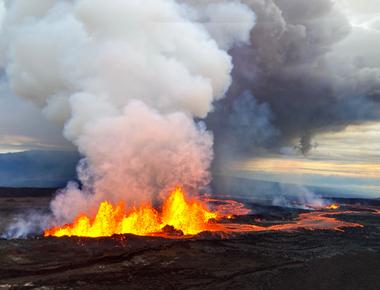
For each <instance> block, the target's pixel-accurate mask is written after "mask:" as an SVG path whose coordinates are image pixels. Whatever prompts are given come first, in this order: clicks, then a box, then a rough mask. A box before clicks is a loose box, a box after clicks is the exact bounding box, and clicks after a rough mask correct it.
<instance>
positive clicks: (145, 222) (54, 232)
mask: <svg viewBox="0 0 380 290" xmlns="http://www.w3.org/2000/svg"><path fill="white" fill-rule="evenodd" d="M216 217H217V214H216V213H214V212H211V211H209V210H208V209H207V208H206V206H205V205H204V204H203V203H201V202H200V201H197V200H191V201H190V200H187V199H186V198H185V195H184V192H183V191H182V189H181V188H176V189H175V190H174V191H173V192H172V193H171V194H170V195H169V196H168V198H167V199H166V200H165V202H164V204H163V207H162V211H161V212H158V211H156V210H155V209H154V208H153V207H152V206H150V205H145V206H141V207H139V208H134V209H132V210H130V211H128V212H127V211H126V210H125V207H124V206H123V204H119V205H117V206H113V205H112V204H111V203H110V202H108V201H103V202H102V203H101V204H100V205H99V208H98V212H97V214H96V216H95V217H94V218H90V217H88V216H87V215H80V216H78V217H77V218H76V219H75V221H74V222H73V223H72V224H67V225H63V226H61V227H55V228H52V229H48V230H46V231H45V232H44V236H55V237H62V236H78V237H109V236H112V235H114V234H127V233H128V234H135V235H149V234H152V233H157V232H161V230H162V228H163V227H165V226H166V225H170V226H173V227H174V228H175V229H177V230H180V231H182V232H183V233H184V234H185V235H194V234H197V233H200V232H202V231H205V230H207V229H208V221H209V220H210V219H215V218H216Z"/></svg>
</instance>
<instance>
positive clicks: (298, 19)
mask: <svg viewBox="0 0 380 290" xmlns="http://www.w3.org/2000/svg"><path fill="white" fill-rule="evenodd" d="M243 2H244V3H246V4H248V5H249V6H250V7H251V8H252V9H253V10H254V11H255V13H256V18H257V20H256V22H257V23H256V26H255V27H254V28H253V30H252V31H251V45H240V46H238V47H234V48H233V49H232V50H231V53H232V55H233V59H234V72H233V79H234V81H233V84H232V87H231V89H230V91H229V93H228V96H227V98H226V99H225V100H223V101H222V103H221V104H218V105H217V106H216V111H215V112H214V113H213V114H212V115H211V116H210V117H209V120H208V124H209V125H210V127H211V129H213V130H214V132H215V134H216V139H217V140H218V139H219V140H220V142H219V144H223V146H224V147H227V146H228V145H227V144H229V143H230V144H231V147H233V148H234V149H236V144H238V145H239V148H238V149H239V150H233V151H234V152H235V153H236V152H238V153H241V154H246V153H252V151H254V150H255V151H257V147H265V148H272V149H275V150H278V149H279V148H280V147H282V146H285V145H289V144H292V145H295V144H298V145H301V146H300V151H301V152H303V153H307V152H308V151H309V150H310V149H311V148H312V147H313V146H312V138H313V136H314V135H315V134H317V133H320V132H328V131H337V130H342V129H344V128H345V127H346V126H347V125H350V124H360V123H363V122H366V121H373V120H379V119H380V107H379V103H380V61H379V57H378V54H377V53H376V51H379V49H380V42H379V41H376V39H380V32H379V31H372V32H371V33H368V32H366V31H364V30H363V29H357V28H354V27H352V26H351V24H350V23H349V21H348V19H347V17H346V15H345V14H344V13H343V11H341V9H340V8H339V6H337V5H336V4H334V1H332V0H310V1H304V0H265V1H263V0H246V1H243ZM363 35H364V36H363ZM366 44H368V46H367V45H366ZM247 90H248V91H250V92H251V94H252V95H254V96H255V98H254V99H252V104H254V106H261V105H264V106H266V107H267V110H268V111H270V112H271V113H270V114H268V119H267V121H266V122H267V123H268V128H271V129H269V131H271V130H273V128H275V130H277V132H278V133H277V134H275V135H272V137H273V136H274V137H276V140H275V141H274V140H273V139H271V140H270V142H266V141H268V138H267V135H268V132H267V131H266V130H262V131H261V132H262V134H261V135H260V134H256V135H255V134H251V132H260V130H257V129H256V128H260V126H261V125H262V121H258V120H260V118H256V117H255V116H253V115H257V112H256V111H255V110H245V111H241V114H242V115H239V118H238V119H236V122H235V124H234V125H233V126H232V127H231V128H235V129H236V130H233V134H226V133H225V132H224V131H223V128H224V127H225V122H224V121H225V120H226V119H229V120H231V117H230V115H234V110H235V109H234V108H235V107H236V103H237V102H241V101H242V98H245V94H243V92H244V91H247ZM249 106H250V105H249V104H246V107H249ZM232 119H234V118H233V117H232ZM242 119H245V120H250V121H251V125H250V126H248V125H244V126H240V124H239V122H241V120H242ZM216 144H217V146H218V142H216Z"/></svg>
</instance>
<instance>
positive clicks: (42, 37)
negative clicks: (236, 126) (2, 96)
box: [0, 0, 255, 222]
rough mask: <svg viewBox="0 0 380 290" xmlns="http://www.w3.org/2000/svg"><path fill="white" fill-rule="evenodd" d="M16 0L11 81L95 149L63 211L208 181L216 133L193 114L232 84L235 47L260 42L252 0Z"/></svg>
mask: <svg viewBox="0 0 380 290" xmlns="http://www.w3.org/2000/svg"><path fill="white" fill-rule="evenodd" d="M4 3H5V5H1V6H0V7H1V8H0V11H2V8H3V7H5V11H4V13H2V12H0V17H1V18H0V19H2V31H1V34H2V37H1V39H2V41H1V43H0V49H1V52H2V55H1V60H2V62H1V64H2V66H3V69H4V71H5V73H6V78H7V80H8V82H9V86H10V88H11V91H12V92H13V93H14V94H15V95H18V96H21V97H23V98H26V99H29V100H31V101H33V102H34V103H35V104H37V105H38V106H39V107H41V109H42V110H43V112H44V114H45V115H46V116H47V117H48V118H49V119H51V120H53V121H56V122H58V123H59V124H61V125H62V128H63V132H64V135H65V137H66V138H67V139H68V140H70V141H71V142H73V143H74V144H75V145H76V146H77V147H78V150H79V152H80V153H81V154H82V155H83V156H84V159H83V160H82V161H81V162H80V164H79V165H78V175H79V179H80V181H81V186H79V185H77V184H75V183H70V184H69V185H68V186H67V188H65V189H63V190H62V191H61V192H60V193H59V194H58V195H57V197H56V198H55V199H54V200H53V201H52V204H51V209H52V211H53V214H54V217H55V218H56V220H57V221H59V222H64V221H70V220H71V219H72V218H73V217H74V216H76V215H77V214H78V213H79V212H89V213H90V212H91V211H93V210H94V209H95V207H96V205H97V203H98V202H99V201H100V200H104V199H107V200H110V201H115V202H116V201H125V202H127V204H131V203H141V202H146V201H149V200H155V199H157V198H159V195H160V194H161V193H162V192H165V190H167V189H168V188H171V187H173V186H175V185H178V184H181V185H183V186H184V187H185V188H186V189H187V190H189V191H190V192H192V191H194V190H199V189H201V188H203V187H205V186H207V185H208V183H209V181H210V176H209V167H210V162H211V160H212V157H213V150H212V146H213V137H212V134H211V133H210V132H209V131H207V130H206V127H205V124H204V123H202V122H194V120H193V119H194V118H198V119H200V118H205V117H206V116H207V114H208V112H210V111H211V110H212V108H213V102H214V101H216V100H219V99H221V98H223V97H224V95H225V93H226V91H227V90H228V88H229V86H230V84H231V80H232V79H231V71H232V58H231V56H230V55H229V54H228V53H227V52H226V49H228V48H230V47H232V46H233V45H234V44H235V43H236V44H238V45H242V44H244V43H247V42H248V41H249V31H250V29H251V28H252V27H253V25H254V21H255V18H254V14H253V12H252V11H251V10H250V9H249V7H248V6H247V5H244V4H241V3H240V2H238V1H232V2H229V3H227V2H221V3H217V4H215V5H214V6H212V7H209V9H208V10H205V11H203V12H202V13H201V12H200V11H199V10H197V9H195V8H194V7H192V6H189V5H186V4H185V3H178V2H176V1H174V0H147V1H144V3H142V2H141V1H138V0H132V1H123V0H110V1H103V0H91V1H90V0H79V1H54V0H35V1H33V3H32V2H31V1H26V0H12V1H5V2H4ZM1 4H3V3H2V2H1ZM2 15H3V16H2ZM226 19H230V20H231V21H234V22H235V25H234V26H233V27H232V28H231V29H227V30H224V29H223V25H222V22H223V21H225V20H226ZM214 22H219V23H220V24H221V27H218V26H215V25H214ZM226 25H227V26H229V24H228V23H227V24H226Z"/></svg>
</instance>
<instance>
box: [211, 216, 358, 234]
mask: <svg viewBox="0 0 380 290" xmlns="http://www.w3.org/2000/svg"><path fill="white" fill-rule="evenodd" d="M344 213H351V212H334V213H326V212H318V211H315V212H309V213H302V214H300V216H299V217H298V219H296V220H295V221H294V222H290V223H289V222H287V223H281V224H276V225H271V226H259V225H253V224H237V223H229V224H214V225H213V229H212V230H213V231H220V232H226V233H228V232H230V233H247V232H264V231H295V230H300V229H305V230H334V231H341V230H342V229H343V228H361V227H363V226H362V225H361V224H357V223H350V222H344V221H340V220H337V219H336V218H333V217H330V216H331V215H335V214H344Z"/></svg>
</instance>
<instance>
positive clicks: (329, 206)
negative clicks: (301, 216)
mask: <svg viewBox="0 0 380 290" xmlns="http://www.w3.org/2000/svg"><path fill="white" fill-rule="evenodd" d="M339 208H340V205H339V204H336V203H333V204H330V205H328V206H326V209H334V210H335V209H339Z"/></svg>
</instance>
